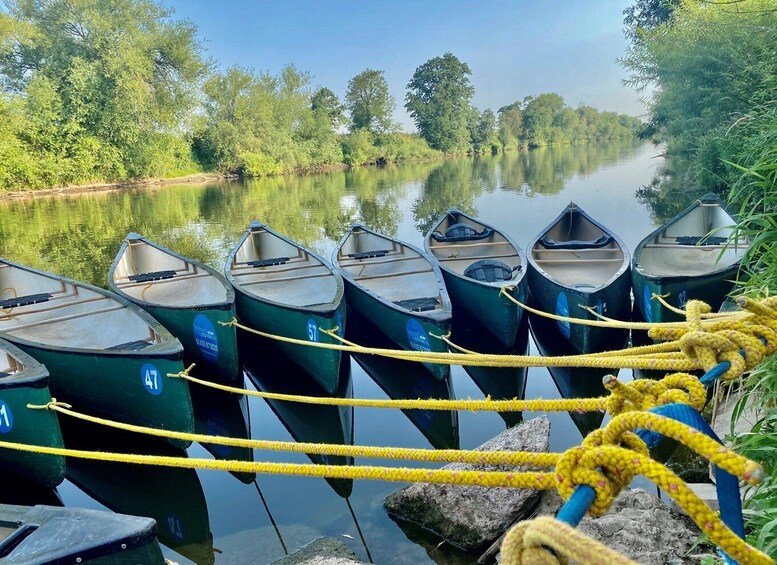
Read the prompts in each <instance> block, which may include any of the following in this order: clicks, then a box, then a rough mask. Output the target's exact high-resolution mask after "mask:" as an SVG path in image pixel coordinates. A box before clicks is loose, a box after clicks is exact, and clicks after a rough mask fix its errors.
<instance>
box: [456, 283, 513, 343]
mask: <svg viewBox="0 0 777 565" xmlns="http://www.w3.org/2000/svg"><path fill="white" fill-rule="evenodd" d="M442 275H443V279H444V280H445V288H447V289H448V294H449V295H450V297H451V304H452V306H453V309H454V311H455V312H456V315H457V316H459V315H461V314H465V315H467V316H469V317H471V318H474V319H475V320H477V322H478V323H479V324H480V325H481V326H482V327H483V328H485V329H486V330H487V331H488V333H489V334H490V335H492V336H493V337H494V338H496V340H497V341H498V342H499V345H500V346H502V347H507V348H510V347H512V346H513V345H514V344H515V340H516V336H517V335H518V328H520V326H521V322H522V320H523V318H524V311H523V308H521V307H520V306H516V305H515V304H513V303H512V302H511V301H510V300H509V299H508V298H507V297H505V296H502V295H501V287H498V286H490V285H485V284H480V283H479V282H477V281H475V280H473V279H467V278H465V277H460V276H458V275H456V274H453V273H450V272H449V271H447V270H445V269H442ZM526 288H527V284H526V277H522V278H521V279H520V280H519V281H517V284H516V285H515V286H513V287H511V288H510V289H509V290H508V289H505V292H507V293H509V294H510V296H512V297H513V298H515V299H516V300H517V301H518V302H521V303H525V302H524V301H525V300H526V294H527V293H526Z"/></svg>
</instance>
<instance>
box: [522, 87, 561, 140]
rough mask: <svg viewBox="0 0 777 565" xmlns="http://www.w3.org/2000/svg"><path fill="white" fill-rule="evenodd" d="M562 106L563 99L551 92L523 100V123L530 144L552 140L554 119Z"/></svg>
mask: <svg viewBox="0 0 777 565" xmlns="http://www.w3.org/2000/svg"><path fill="white" fill-rule="evenodd" d="M564 106H565V105H564V99H563V98H561V96H559V95H558V94H556V93H553V92H551V93H545V94H540V95H539V96H536V97H531V96H529V97H527V98H526V99H525V100H524V101H523V125H524V130H525V132H526V139H527V140H528V143H529V145H530V146H535V147H536V146H539V145H547V144H548V143H551V142H553V134H554V131H553V127H554V120H555V119H556V116H557V115H558V114H559V113H560V112H561V111H562V110H563V109H564Z"/></svg>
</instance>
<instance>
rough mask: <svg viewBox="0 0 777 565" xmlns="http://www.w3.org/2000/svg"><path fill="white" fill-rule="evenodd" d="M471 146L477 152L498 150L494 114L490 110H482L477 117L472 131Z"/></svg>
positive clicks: (498, 144)
mask: <svg viewBox="0 0 777 565" xmlns="http://www.w3.org/2000/svg"><path fill="white" fill-rule="evenodd" d="M472 147H473V149H474V150H475V151H477V152H482V151H491V152H496V151H498V150H499V147H500V143H499V138H498V137H497V133H496V116H494V113H493V112H492V111H491V110H484V111H483V112H482V113H481V114H480V115H479V116H478V118H477V121H476V123H475V129H474V131H473V132H472Z"/></svg>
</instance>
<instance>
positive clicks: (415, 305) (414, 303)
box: [394, 296, 440, 312]
mask: <svg viewBox="0 0 777 565" xmlns="http://www.w3.org/2000/svg"><path fill="white" fill-rule="evenodd" d="M394 304H396V305H397V306H399V307H400V308H405V309H407V310H411V311H412V312H428V311H429V310H436V309H437V307H438V306H439V305H440V301H439V299H438V298H437V297H436V296H429V297H425V298H410V299H408V300H396V301H394Z"/></svg>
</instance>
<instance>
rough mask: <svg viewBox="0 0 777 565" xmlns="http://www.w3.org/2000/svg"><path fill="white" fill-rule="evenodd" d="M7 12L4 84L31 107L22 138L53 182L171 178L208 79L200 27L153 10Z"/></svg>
mask: <svg viewBox="0 0 777 565" xmlns="http://www.w3.org/2000/svg"><path fill="white" fill-rule="evenodd" d="M5 4H6V9H7V14H4V16H3V18H2V22H0V49H1V50H2V51H1V53H0V55H1V56H0V76H1V77H2V84H3V85H4V86H5V88H6V89H7V91H8V92H10V93H12V94H17V95H20V96H22V97H23V98H24V99H25V100H26V103H27V105H28V109H27V111H28V112H29V114H28V115H30V117H31V118H33V122H32V123H31V127H30V129H28V130H26V131H24V132H21V133H20V136H21V140H22V142H23V143H26V144H28V145H29V147H30V151H31V152H32V153H34V154H36V157H37V158H39V159H40V160H41V161H42V163H43V165H42V166H43V168H44V169H47V170H48V174H47V176H46V181H47V182H50V183H52V184H53V183H63V182H84V181H87V180H92V179H95V178H106V177H107V178H122V177H125V176H130V177H137V176H148V175H150V174H165V173H168V172H169V171H165V170H162V169H164V168H165V164H166V163H168V162H169V161H170V160H171V159H172V160H173V161H175V157H174V154H175V153H177V152H178V149H179V148H175V149H172V148H171V146H170V136H171V134H174V133H175V132H180V131H181V129H180V128H181V126H182V125H184V124H185V123H186V121H187V119H188V117H189V115H190V111H191V110H192V109H193V107H194V105H195V103H196V98H195V93H196V86H197V84H198V82H199V80H200V79H201V78H202V77H203V76H204V73H205V71H206V65H205V64H204V63H203V61H202V58H201V53H200V51H201V49H200V46H199V44H198V43H197V41H196V39H195V32H196V28H195V27H194V25H192V24H191V23H189V22H186V21H181V20H173V19H171V16H172V11H171V10H168V9H165V8H163V7H161V6H160V5H158V4H156V3H154V2H151V1H150V0H114V1H112V2H110V3H108V2H99V1H96V0H79V1H72V0H70V1H69V0H50V1H47V2H42V1H40V0H7V1H6V2H5ZM36 112H41V113H40V114H36ZM165 148H167V149H171V151H172V153H167V154H164V155H162V154H160V153H159V151H160V150H164V149H165ZM185 158H188V155H187V156H185ZM168 164H169V163H168Z"/></svg>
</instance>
